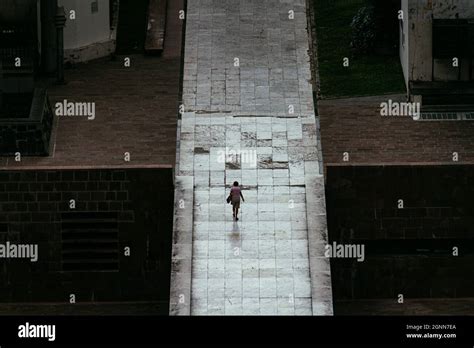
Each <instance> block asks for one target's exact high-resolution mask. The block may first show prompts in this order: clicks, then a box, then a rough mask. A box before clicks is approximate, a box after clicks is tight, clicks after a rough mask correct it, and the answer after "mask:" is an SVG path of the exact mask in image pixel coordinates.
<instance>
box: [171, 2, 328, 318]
mask: <svg viewBox="0 0 474 348" xmlns="http://www.w3.org/2000/svg"><path fill="white" fill-rule="evenodd" d="M290 11H294V19H290V18H289V16H290V15H291V14H292V12H290ZM306 26H307V23H306V5H305V1H304V0H241V1H238V0H214V1H212V0H189V1H188V11H187V29H186V53H185V67H184V71H185V75H184V96H183V97H184V104H185V110H186V112H185V113H184V115H183V117H182V121H181V130H180V136H179V138H180V139H179V143H180V144H179V159H178V163H177V182H178V183H180V182H182V181H183V180H184V178H186V177H187V178H188V179H189V180H187V181H186V180H185V181H186V182H187V185H190V184H189V183H190V182H191V183H192V182H193V185H191V186H193V187H194V189H193V193H192V195H193V197H194V198H193V200H194V204H193V213H192V216H193V218H192V227H191V226H188V225H189V220H188V222H187V223H184V222H183V221H184V220H185V219H183V218H182V215H180V214H182V213H179V212H178V213H177V214H176V215H177V216H176V219H177V220H175V221H176V223H175V240H176V239H181V240H183V239H185V238H184V237H183V235H184V234H185V233H186V228H192V257H191V256H190V257H191V262H190V263H191V268H192V273H191V274H192V279H191V289H190V297H191V303H190V314H192V315H223V314H225V315H241V314H243V315H246V314H251V315H266V314H268V315H273V314H283V315H312V314H332V295H331V286H330V271H329V261H328V259H325V258H324V257H323V256H324V252H323V251H322V250H323V249H324V248H323V247H324V245H325V244H326V238H327V231H326V216H325V206H324V181H323V178H322V175H321V174H320V168H321V156H320V150H318V140H319V139H318V138H317V126H316V119H315V116H314V106H313V99H312V87H311V84H310V79H311V72H310V64H309V57H308V54H307V51H308V34H307V31H306ZM235 180H237V181H239V182H240V183H241V184H242V186H243V189H244V190H243V195H244V197H245V203H243V204H242V215H241V219H240V221H239V222H234V221H233V219H232V209H231V206H230V205H227V204H225V198H226V196H227V195H228V191H229V188H230V185H231V184H232V183H233V181H235ZM179 185H181V184H179ZM180 192H181V191H180ZM184 197H186V195H184ZM188 197H189V195H188ZM176 226H178V227H176ZM180 229H181V230H180ZM180 253H181V254H183V253H184V252H183V248H182V245H180V247H179V248H178V247H176V246H175V247H174V258H175V260H174V263H175V265H176V264H177V263H178V260H179V263H180V265H181V266H176V267H177V268H181V270H180V272H181V276H183V275H184V274H186V272H185V271H183V269H182V267H183V266H182V264H183V262H184V258H185V257H182V255H181V256H180ZM310 254H311V255H312V256H314V257H310ZM172 282H173V278H172ZM184 283H186V282H184ZM176 284H177V282H176ZM176 284H175V286H174V287H175V289H174V290H173V289H172V297H173V296H174V295H173V294H180V291H181V292H182V293H186V291H185V290H184V289H177V288H179V287H180V286H181V285H176ZM172 288H173V285H172ZM183 298H184V297H183ZM173 301H174V300H173V298H172V300H171V302H172V303H173ZM183 302H184V301H183ZM172 307H173V305H172ZM171 312H172V313H178V311H174V310H173V309H172V310H171Z"/></svg>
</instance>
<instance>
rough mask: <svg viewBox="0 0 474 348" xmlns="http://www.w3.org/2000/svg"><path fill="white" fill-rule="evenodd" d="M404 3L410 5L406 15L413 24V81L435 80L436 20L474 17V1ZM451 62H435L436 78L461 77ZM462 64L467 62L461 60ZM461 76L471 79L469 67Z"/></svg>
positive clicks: (410, 68) (418, 0)
mask: <svg viewBox="0 0 474 348" xmlns="http://www.w3.org/2000/svg"><path fill="white" fill-rule="evenodd" d="M402 6H405V7H406V6H407V7H408V8H405V9H404V11H405V16H407V14H408V23H407V25H408V27H409V42H408V46H409V54H408V59H409V63H408V77H409V80H414V81H431V80H432V78H433V72H432V71H433V62H432V39H431V38H432V33H433V32H432V22H433V21H432V19H433V18H434V19H456V18H459V19H467V18H474V1H471V0H449V1H447V0H402ZM403 63H404V62H403V59H402V64H403ZM450 63H451V62H450V61H447V60H437V61H435V67H434V72H435V74H434V79H435V80H449V79H457V73H455V72H454V71H453V69H450V68H449V64H450ZM462 65H466V64H463V62H461V66H462ZM404 69H405V68H404ZM461 75H462V79H467V77H468V75H469V71H468V69H467V68H465V69H463V70H462V74H461Z"/></svg>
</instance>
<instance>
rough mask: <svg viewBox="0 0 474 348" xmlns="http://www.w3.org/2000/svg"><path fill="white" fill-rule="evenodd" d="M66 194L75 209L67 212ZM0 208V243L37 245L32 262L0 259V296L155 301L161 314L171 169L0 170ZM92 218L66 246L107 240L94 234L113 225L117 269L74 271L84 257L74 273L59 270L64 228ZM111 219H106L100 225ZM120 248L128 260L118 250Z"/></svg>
mask: <svg viewBox="0 0 474 348" xmlns="http://www.w3.org/2000/svg"><path fill="white" fill-rule="evenodd" d="M71 199H74V200H75V202H76V207H75V209H70V200H71ZM0 211H1V213H0V243H4V242H5V241H10V242H11V243H13V242H15V243H20V244H21V243H27V244H31V243H37V244H38V245H39V259H38V262H36V263H31V262H29V261H26V260H15V259H8V260H1V262H2V264H3V267H1V268H0V299H1V300H0V301H2V302H65V301H68V300H69V294H71V293H74V294H75V295H76V298H77V302H88V301H92V300H94V301H162V302H163V313H166V312H167V308H168V305H167V301H168V293H169V273H170V253H171V251H170V246H171V233H172V223H173V221H172V220H173V218H172V215H173V182H172V171H171V170H161V169H160V170H75V171H9V172H6V171H0ZM71 214H72V215H71ZM74 214H78V215H74ZM91 217H92V220H90V221H91V225H90V226H92V227H91V228H89V227H88V226H89V225H88V226H86V227H85V228H86V229H89V230H82V231H80V232H77V231H76V230H74V229H73V230H72V231H73V232H71V233H73V235H72V236H73V239H72V243H73V244H74V243H76V241H75V239H74V238H80V239H81V240H82V239H87V238H92V239H94V238H96V242H95V243H93V244H99V242H100V240H101V239H103V238H109V237H103V238H102V237H100V235H97V233H102V232H103V231H105V230H107V231H108V228H110V227H112V228H114V226H116V227H117V230H118V234H117V243H118V244H117V246H116V248H115V249H116V251H112V254H114V253H115V255H112V256H113V257H115V258H116V259H117V263H118V267H117V269H116V270H112V271H110V270H109V271H100V272H95V271H92V272H91V271H80V270H81V269H84V268H87V267H84V264H81V263H84V262H85V261H84V260H83V261H81V262H80V264H79V266H78V269H79V271H74V272H72V271H69V269H68V268H66V267H65V262H64V260H65V259H66V256H65V249H66V247H65V243H64V241H65V240H66V238H69V237H67V236H70V235H67V234H66V232H67V231H66V232H65V229H66V227H67V226H68V224H69V225H71V224H72V227H73V228H75V226H76V225H75V224H77V223H79V224H84V221H85V220H86V219H87V218H91ZM110 217H112V218H113V219H112V220H113V221H112V222H107V221H109V220H110ZM101 219H102V220H103V221H101ZM107 219H109V220H107ZM97 221H99V225H97ZM104 221H106V222H105V225H104ZM114 221H115V222H114ZM101 224H102V225H101ZM81 226H82V227H81V228H83V227H84V226H83V225H81ZM97 226H99V227H97ZM101 226H102V227H101ZM104 226H105V227H104ZM101 228H104V229H105V230H101ZM74 231H75V232H74ZM101 231H102V232H101ZM67 233H69V232H67ZM81 233H87V236H85V235H81ZM104 233H105V232H104ZM107 233H108V232H107ZM78 236H79V237H78ZM81 236H83V237H81ZM76 246H77V245H76ZM76 246H74V245H73V248H74V247H76ZM127 246H128V247H130V248H131V255H130V256H129V257H127V256H125V255H124V248H125V247H127ZM80 249H81V248H80V247H79V248H78V249H77V250H79V251H77V250H76V251H74V250H73V251H74V253H80ZM68 255H69V254H68ZM73 256H74V255H73ZM86 256H87V254H86ZM112 256H111V257H112ZM74 257H75V256H74ZM93 258H94V257H93V255H92V256H91V259H93ZM87 262H88V261H87ZM100 262H103V260H101V261H100ZM100 262H99V266H97V264H94V262H92V261H91V263H92V264H93V265H92V266H93V267H92V268H94V267H96V268H100V267H101V266H100ZM85 266H87V265H85ZM89 266H90V265H89Z"/></svg>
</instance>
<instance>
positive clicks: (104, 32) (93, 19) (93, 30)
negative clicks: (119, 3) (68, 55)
mask: <svg viewBox="0 0 474 348" xmlns="http://www.w3.org/2000/svg"><path fill="white" fill-rule="evenodd" d="M93 2H95V1H94V0H59V1H58V5H59V6H64V10H65V11H66V16H67V17H68V20H67V22H66V27H65V28H64V48H65V49H66V50H68V49H76V48H82V47H85V46H88V45H91V44H95V43H99V42H104V41H107V40H109V39H110V20H109V0H98V5H99V6H98V9H99V10H98V12H96V13H92V11H91V4H92V3H93ZM70 11H75V12H76V13H75V15H76V19H74V20H72V19H70V18H69V16H70Z"/></svg>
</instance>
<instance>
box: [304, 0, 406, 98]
mask: <svg viewBox="0 0 474 348" xmlns="http://www.w3.org/2000/svg"><path fill="white" fill-rule="evenodd" d="M312 2H313V6H314V8H315V17H316V19H315V20H316V32H317V40H318V60H319V74H320V79H321V96H322V98H335V97H344V96H368V95H381V94H388V93H403V92H405V91H406V89H405V82H404V79H403V72H402V67H401V64H400V59H399V56H398V54H394V55H392V56H388V55H376V54H371V55H357V56H354V55H353V52H352V50H351V47H350V42H351V34H352V31H351V27H350V23H351V22H352V18H353V17H354V15H355V14H356V13H357V11H358V10H359V9H360V8H361V7H363V6H365V5H366V4H367V2H368V1H367V0H312ZM344 57H348V58H349V59H350V64H349V67H343V58H344Z"/></svg>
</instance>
